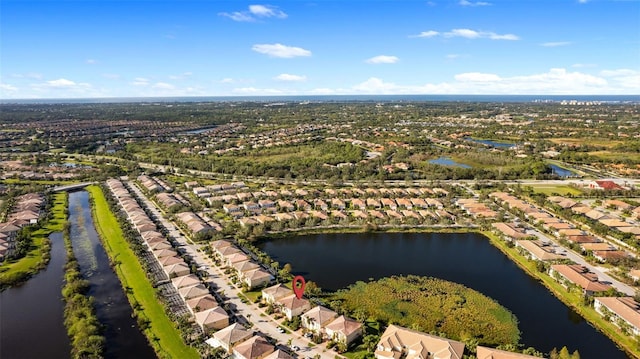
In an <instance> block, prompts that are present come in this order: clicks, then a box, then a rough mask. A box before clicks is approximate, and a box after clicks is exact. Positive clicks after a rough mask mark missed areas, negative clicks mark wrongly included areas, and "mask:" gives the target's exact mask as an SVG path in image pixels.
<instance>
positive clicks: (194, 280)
mask: <svg viewBox="0 0 640 359" xmlns="http://www.w3.org/2000/svg"><path fill="white" fill-rule="evenodd" d="M200 283H201V281H200V278H198V277H197V276H196V275H194V274H187V275H183V276H180V277H176V278H173V279H172V280H171V284H173V286H174V287H175V288H176V289H180V288H184V287H191V286H194V285H197V284H200Z"/></svg>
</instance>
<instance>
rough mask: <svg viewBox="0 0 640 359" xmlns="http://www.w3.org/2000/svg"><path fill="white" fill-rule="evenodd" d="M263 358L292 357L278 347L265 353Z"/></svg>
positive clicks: (288, 358) (286, 358)
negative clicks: (271, 351)
mask: <svg viewBox="0 0 640 359" xmlns="http://www.w3.org/2000/svg"><path fill="white" fill-rule="evenodd" d="M264 359H294V358H293V356H291V354H289V353H287V352H285V351H284V350H281V349H278V350H276V351H275V352H273V353H271V354H269V355H267V356H266V357H264Z"/></svg>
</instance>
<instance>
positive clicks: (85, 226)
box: [69, 191, 156, 358]
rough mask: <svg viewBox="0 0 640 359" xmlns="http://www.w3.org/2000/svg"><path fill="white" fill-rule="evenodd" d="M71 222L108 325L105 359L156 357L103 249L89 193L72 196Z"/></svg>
mask: <svg viewBox="0 0 640 359" xmlns="http://www.w3.org/2000/svg"><path fill="white" fill-rule="evenodd" d="M69 223H70V224H71V242H72V243H73V252H74V254H75V256H76V258H77V259H78V263H79V264H80V269H81V272H82V274H83V276H84V277H85V278H86V279H87V280H88V281H89V283H90V290H89V295H91V296H93V297H94V298H95V304H96V314H97V316H98V320H99V321H100V323H102V324H103V325H105V331H104V336H105V338H106V340H107V341H106V350H105V358H156V355H155V353H154V351H153V349H152V348H151V347H150V346H149V343H148V342H147V339H146V337H145V336H144V335H143V334H142V333H141V332H140V329H139V328H138V326H137V323H136V321H135V320H134V319H133V318H132V317H131V315H132V310H131V307H130V306H129V302H128V301H127V298H126V296H125V294H124V291H123V289H122V287H121V285H120V280H119V279H118V277H117V276H116V274H115V272H114V271H113V269H111V267H110V265H109V257H108V256H107V254H106V252H105V251H104V248H102V243H101V242H100V240H99V238H98V234H97V232H96V229H95V227H94V224H93V219H92V217H91V207H90V206H89V194H88V192H86V191H81V192H72V193H70V194H69Z"/></svg>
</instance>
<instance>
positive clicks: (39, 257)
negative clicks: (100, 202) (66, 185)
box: [0, 192, 68, 289]
mask: <svg viewBox="0 0 640 359" xmlns="http://www.w3.org/2000/svg"><path fill="white" fill-rule="evenodd" d="M52 200H53V203H52V206H51V219H49V220H48V221H47V222H46V223H43V224H42V227H41V228H40V229H38V230H36V231H34V232H33V233H32V234H31V247H30V248H29V251H28V252H27V254H26V255H25V256H24V257H22V258H20V259H17V260H12V261H6V262H5V263H3V264H2V265H1V266H0V288H2V289H4V288H6V287H9V286H12V285H16V284H18V283H21V282H23V281H25V280H27V279H29V278H30V277H31V276H32V275H34V274H36V273H38V272H39V271H40V270H41V269H44V268H45V267H46V265H47V263H49V258H50V253H49V251H50V249H51V243H49V235H50V234H51V233H53V232H62V230H63V229H64V224H65V222H66V221H67V201H68V198H67V193H64V192H63V193H55V194H54V195H53V197H52Z"/></svg>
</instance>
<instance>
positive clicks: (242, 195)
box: [192, 186, 449, 205]
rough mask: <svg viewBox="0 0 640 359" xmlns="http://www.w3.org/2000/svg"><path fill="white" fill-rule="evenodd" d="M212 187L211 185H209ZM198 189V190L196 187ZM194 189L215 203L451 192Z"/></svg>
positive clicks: (416, 189) (424, 189) (429, 195)
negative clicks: (214, 192) (213, 191)
mask: <svg viewBox="0 0 640 359" xmlns="http://www.w3.org/2000/svg"><path fill="white" fill-rule="evenodd" d="M209 187H211V186H209ZM196 188H197V189H198V190H197V192H196V191H195V189H196ZM192 190H194V194H196V195H198V193H200V194H202V195H203V196H205V197H206V198H207V199H206V200H207V202H209V203H210V204H211V203H215V202H222V203H237V202H243V201H247V200H258V199H271V200H277V199H289V200H292V199H296V198H306V199H310V198H340V199H348V198H353V197H356V198H363V199H366V198H378V199H381V198H396V197H418V198H423V199H427V198H430V199H432V200H433V199H434V198H433V197H441V196H445V195H447V194H449V192H448V191H447V190H445V189H442V188H427V187H409V188H365V189H361V188H357V187H356V188H339V189H334V188H326V189H324V191H320V190H316V189H302V188H298V189H293V190H289V189H280V190H278V191H276V190H260V191H254V192H246V191H244V192H240V191H236V192H231V191H226V192H228V193H225V194H220V195H216V196H211V195H204V192H208V193H209V194H211V193H210V191H209V188H208V187H202V186H200V187H195V188H192ZM430 203H433V205H437V203H438V202H433V201H430Z"/></svg>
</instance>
